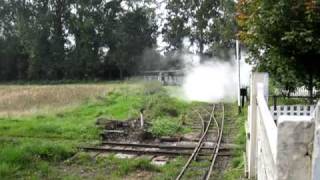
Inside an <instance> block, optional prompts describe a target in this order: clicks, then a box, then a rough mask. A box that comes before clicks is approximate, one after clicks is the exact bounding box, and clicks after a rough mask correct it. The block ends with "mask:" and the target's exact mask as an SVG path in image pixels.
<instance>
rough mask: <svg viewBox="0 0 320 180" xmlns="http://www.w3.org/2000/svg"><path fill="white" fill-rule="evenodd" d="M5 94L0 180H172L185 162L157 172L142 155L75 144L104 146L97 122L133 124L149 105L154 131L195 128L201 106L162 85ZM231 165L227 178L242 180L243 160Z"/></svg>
mask: <svg viewBox="0 0 320 180" xmlns="http://www.w3.org/2000/svg"><path fill="white" fill-rule="evenodd" d="M0 94H1V95H0V104H1V105H0V106H1V108H0V112H1V113H0V114H1V116H0V179H106V178H109V179H123V178H125V179H137V178H138V179H141V177H144V176H145V179H152V178H155V179H173V178H174V177H175V176H176V174H177V172H178V171H179V169H180V168H181V167H182V165H183V163H184V162H185V159H184V158H177V159H176V160H174V161H172V162H170V163H169V164H167V165H165V166H163V167H155V166H154V165H151V164H150V162H149V161H148V160H146V159H145V158H144V157H142V158H136V159H130V160H121V159H117V158H116V157H115V156H106V157H100V158H99V159H95V158H92V156H91V155H90V154H87V153H79V149H78V148H77V147H78V146H82V145H88V144H95V143H98V142H99V132H100V129H99V128H98V127H96V126H95V122H96V119H97V118H99V117H106V118H109V119H118V120H126V119H132V118H136V117H137V116H138V112H139V110H140V109H141V108H145V111H146V115H145V116H146V120H147V121H149V123H150V124H151V127H150V129H149V131H150V132H151V133H152V134H154V135H155V136H162V135H175V134H183V133H186V132H189V131H190V129H188V127H184V126H182V122H183V121H190V120H192V117H188V114H187V113H188V112H189V111H190V109H192V108H194V107H196V106H201V105H203V103H196V102H193V103H188V102H184V101H182V100H179V99H176V98H174V97H171V96H169V95H168V93H167V91H166V90H165V89H163V88H162V87H161V85H159V84H157V83H139V84H130V83H129V84H127V83H121V84H120V83H119V84H117V83H113V84H91V85H53V86H36V85H33V86H14V85H12V86H0ZM230 107H232V106H230ZM230 112H233V111H230ZM188 118H189V119H188ZM240 125H241V123H239V126H240ZM236 158H238V159H239V157H236ZM235 161H237V159H236V160H235ZM234 167H235V168H234V170H233V171H232V172H230V176H234V177H238V176H237V175H238V174H239V173H240V170H241V167H242V166H241V162H240V163H237V162H236V163H235V166H234ZM234 174H236V175H234ZM142 179H143V178H142ZM230 179H232V178H230ZM233 179H236V178H233Z"/></svg>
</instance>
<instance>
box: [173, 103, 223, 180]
mask: <svg viewBox="0 0 320 180" xmlns="http://www.w3.org/2000/svg"><path fill="white" fill-rule="evenodd" d="M217 106H218V105H213V107H212V111H211V113H210V112H208V113H210V116H209V119H208V121H205V120H204V118H203V116H202V115H201V114H200V113H198V114H199V118H200V120H201V124H202V127H203V128H202V136H201V138H200V139H199V141H198V143H197V146H196V147H195V148H194V150H193V153H192V154H191V155H190V156H189V159H188V160H187V162H186V164H185V165H184V166H183V168H182V169H181V171H180V173H179V175H178V176H177V177H176V180H180V179H182V178H183V177H184V176H186V174H187V173H188V172H190V173H191V171H193V174H196V175H198V176H200V177H199V178H197V179H203V180H209V179H210V176H211V174H212V171H213V168H214V165H215V162H216V159H217V156H218V155H219V150H220V148H221V140H222V134H223V128H224V106H223V104H221V105H220V106H221V111H222V117H221V121H220V123H219V122H218V121H217V119H216V117H215V112H216V109H217ZM213 126H215V128H216V130H217V131H216V139H215V142H213V143H214V144H215V146H214V148H213V149H211V150H210V151H211V153H210V154H209V155H208V156H205V158H204V157H202V158H199V155H200V154H199V152H200V151H201V150H203V148H204V146H203V144H204V141H205V139H208V138H209V135H213V136H214V135H215V134H210V133H209V129H210V128H213ZM213 129H214V128H213ZM199 161H200V164H201V166H200V167H199V166H197V165H198V164H199V163H198V162H199ZM195 171H196V172H195Z"/></svg>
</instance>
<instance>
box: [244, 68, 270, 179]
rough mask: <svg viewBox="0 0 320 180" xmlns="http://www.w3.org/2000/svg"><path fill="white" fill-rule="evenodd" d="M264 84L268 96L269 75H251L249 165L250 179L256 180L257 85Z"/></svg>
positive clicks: (248, 133)
mask: <svg viewBox="0 0 320 180" xmlns="http://www.w3.org/2000/svg"><path fill="white" fill-rule="evenodd" d="M258 83H263V84H264V87H265V88H266V90H265V91H264V92H265V96H266V99H267V96H268V95H267V94H268V74H267V73H252V74H251V85H250V87H251V90H250V105H249V111H248V113H249V114H248V129H249V132H247V150H246V151H247V159H248V160H247V163H248V177H249V178H255V177H256V175H257V85H258Z"/></svg>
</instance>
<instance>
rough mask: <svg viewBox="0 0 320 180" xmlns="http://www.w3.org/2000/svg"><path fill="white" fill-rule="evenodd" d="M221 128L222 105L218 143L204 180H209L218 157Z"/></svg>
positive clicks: (222, 122)
mask: <svg viewBox="0 0 320 180" xmlns="http://www.w3.org/2000/svg"><path fill="white" fill-rule="evenodd" d="M223 128H224V105H223V104H222V119H221V127H220V133H219V138H218V142H217V144H216V148H215V150H214V155H213V157H212V160H211V164H210V168H209V170H208V171H207V173H206V174H205V177H204V179H205V180H209V179H210V176H211V174H212V170H213V166H214V164H215V161H216V159H217V156H218V153H219V149H220V145H221V140H222V135H223Z"/></svg>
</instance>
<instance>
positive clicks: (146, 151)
mask: <svg viewBox="0 0 320 180" xmlns="http://www.w3.org/2000/svg"><path fill="white" fill-rule="evenodd" d="M80 149H82V150H84V151H93V152H116V153H126V154H137V155H145V154H149V155H168V156H170V155H171V156H179V155H180V156H190V154H192V153H193V152H192V151H181V150H178V151H175V150H161V149H152V148H149V149H146V148H143V149H126V148H117V147H112V148H110V147H80ZM210 154H211V153H209V152H207V153H205V152H201V153H199V154H198V155H200V156H208V155H210ZM231 155H232V153H231V152H223V153H222V152H221V153H220V154H219V156H231Z"/></svg>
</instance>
